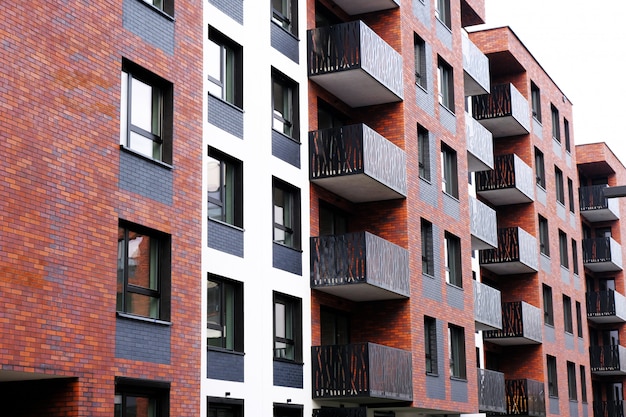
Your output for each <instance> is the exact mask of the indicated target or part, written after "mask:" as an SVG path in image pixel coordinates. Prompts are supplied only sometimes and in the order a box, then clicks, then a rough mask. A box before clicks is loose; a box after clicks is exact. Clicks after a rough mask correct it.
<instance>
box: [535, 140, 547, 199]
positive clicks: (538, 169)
mask: <svg viewBox="0 0 626 417" xmlns="http://www.w3.org/2000/svg"><path fill="white" fill-rule="evenodd" d="M535 176H536V179H537V185H538V186H540V187H541V188H543V189H544V190H545V189H546V168H545V165H544V159H543V152H541V151H540V150H539V149H537V148H535Z"/></svg>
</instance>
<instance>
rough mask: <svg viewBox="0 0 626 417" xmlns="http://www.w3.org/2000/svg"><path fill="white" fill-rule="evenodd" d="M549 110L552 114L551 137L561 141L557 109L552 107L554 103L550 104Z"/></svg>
mask: <svg viewBox="0 0 626 417" xmlns="http://www.w3.org/2000/svg"><path fill="white" fill-rule="evenodd" d="M550 112H551V114H552V138H553V139H554V140H556V141H557V142H559V143H561V127H560V125H559V110H558V109H557V108H556V107H554V104H551V105H550Z"/></svg>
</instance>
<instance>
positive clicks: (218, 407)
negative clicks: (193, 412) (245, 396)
mask: <svg viewBox="0 0 626 417" xmlns="http://www.w3.org/2000/svg"><path fill="white" fill-rule="evenodd" d="M207 405H208V406H207V409H208V412H207V417H243V400H240V399H234V398H220V397H208V398H207Z"/></svg>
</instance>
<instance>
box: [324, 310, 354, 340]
mask: <svg viewBox="0 0 626 417" xmlns="http://www.w3.org/2000/svg"><path fill="white" fill-rule="evenodd" d="M320 328H321V332H320V336H321V341H322V345H347V344H348V343H350V316H349V315H348V314H347V313H345V312H343V311H338V310H333V309H330V308H325V307H322V308H321V309H320Z"/></svg>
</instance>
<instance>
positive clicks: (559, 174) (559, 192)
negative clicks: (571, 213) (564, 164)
mask: <svg viewBox="0 0 626 417" xmlns="http://www.w3.org/2000/svg"><path fill="white" fill-rule="evenodd" d="M554 187H555V189H556V201H558V202H559V203H561V204H563V205H565V187H564V184H563V171H561V170H560V169H559V167H557V166H555V167H554Z"/></svg>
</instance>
